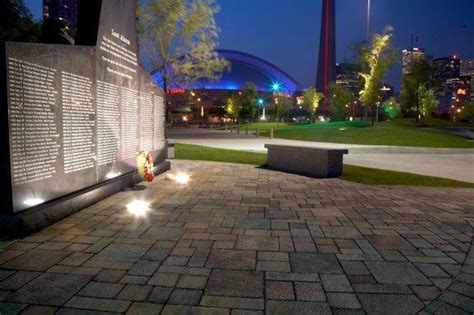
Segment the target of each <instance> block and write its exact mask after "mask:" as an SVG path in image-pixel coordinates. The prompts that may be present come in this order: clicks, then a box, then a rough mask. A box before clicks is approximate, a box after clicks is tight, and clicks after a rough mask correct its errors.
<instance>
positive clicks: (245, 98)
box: [239, 82, 257, 120]
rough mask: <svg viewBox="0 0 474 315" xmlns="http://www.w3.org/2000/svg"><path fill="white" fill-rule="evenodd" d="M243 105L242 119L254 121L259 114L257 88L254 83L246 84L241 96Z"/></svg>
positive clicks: (240, 99)
mask: <svg viewBox="0 0 474 315" xmlns="http://www.w3.org/2000/svg"><path fill="white" fill-rule="evenodd" d="M239 102H240V104H241V107H242V109H241V111H240V117H241V118H243V119H248V120H252V119H253V118H254V117H255V113H256V112H257V87H256V86H255V84H253V83H252V82H247V83H245V86H244V89H243V90H242V94H240V95H239Z"/></svg>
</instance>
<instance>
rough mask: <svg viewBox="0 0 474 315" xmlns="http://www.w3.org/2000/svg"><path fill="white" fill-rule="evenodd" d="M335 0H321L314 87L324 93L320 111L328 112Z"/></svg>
mask: <svg viewBox="0 0 474 315" xmlns="http://www.w3.org/2000/svg"><path fill="white" fill-rule="evenodd" d="M335 2H336V0H323V10H322V14H321V36H320V38H319V58H318V73H317V75H316V89H317V90H318V92H322V93H323V94H324V98H323V100H322V107H321V111H322V112H324V113H326V112H328V85H329V83H330V82H332V81H335V80H336V8H335Z"/></svg>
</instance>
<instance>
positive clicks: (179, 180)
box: [168, 172, 190, 185]
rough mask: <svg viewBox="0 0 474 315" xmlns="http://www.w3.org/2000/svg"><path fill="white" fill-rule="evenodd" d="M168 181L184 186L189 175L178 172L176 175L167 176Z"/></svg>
mask: <svg viewBox="0 0 474 315" xmlns="http://www.w3.org/2000/svg"><path fill="white" fill-rule="evenodd" d="M168 177H169V179H171V180H174V181H175V182H177V183H178V184H182V185H185V184H187V183H188V182H189V179H190V177H189V175H188V174H186V173H183V172H179V173H177V174H176V175H173V174H168Z"/></svg>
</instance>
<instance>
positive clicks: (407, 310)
mask: <svg viewBox="0 0 474 315" xmlns="http://www.w3.org/2000/svg"><path fill="white" fill-rule="evenodd" d="M173 164H174V165H173V170H172V172H177V171H184V172H188V173H189V174H190V175H191V182H190V183H189V184H187V185H180V184H177V183H175V182H173V181H170V180H168V179H166V178H167V175H166V174H163V175H160V176H159V177H157V178H156V179H155V181H154V182H153V183H151V184H149V185H148V187H147V189H137V190H128V191H124V192H121V193H118V194H115V195H113V196H111V197H110V198H107V199H105V200H103V201H101V202H99V203H97V204H95V205H93V206H91V207H89V208H86V209H84V210H82V211H80V212H78V213H76V214H74V215H71V216H70V217H68V218H65V219H63V220H61V221H60V222H58V223H56V224H54V225H52V226H50V227H48V228H46V229H44V230H43V231H40V232H38V233H36V234H34V235H31V236H29V237H26V238H24V239H21V240H16V241H13V242H9V243H3V244H1V245H0V314H2V315H4V314H19V313H22V312H23V314H53V313H56V314H97V313H127V314H158V313H160V312H161V314H177V313H178V314H181V313H189V314H236V315H237V314H263V313H267V314H308V313H314V314H316V313H317V314H331V313H333V314H346V313H350V314H364V313H369V314H377V313H387V314H397V313H398V314H413V313H417V312H421V313H423V314H432V313H443V314H451V313H452V314H470V313H473V312H474V307H473V305H474V293H473V292H474V251H473V249H472V244H471V241H472V225H471V224H470V223H472V222H474V206H473V205H472V200H473V199H474V191H473V190H468V189H437V188H413V187H391V188H384V187H368V186H364V185H359V184H354V183H349V182H345V181H341V180H338V179H325V180H320V179H319V180H318V179H312V178H307V177H302V176H297V175H291V174H284V173H279V172H273V171H269V170H265V169H259V168H255V167H252V166H247V165H233V164H224V163H210V162H191V161H174V162H173ZM136 199H137V200H147V201H149V202H150V203H151V207H150V211H149V213H148V214H146V215H145V216H144V217H134V216H133V215H131V214H129V213H128V212H127V210H126V205H127V204H128V203H129V202H130V201H132V200H136Z"/></svg>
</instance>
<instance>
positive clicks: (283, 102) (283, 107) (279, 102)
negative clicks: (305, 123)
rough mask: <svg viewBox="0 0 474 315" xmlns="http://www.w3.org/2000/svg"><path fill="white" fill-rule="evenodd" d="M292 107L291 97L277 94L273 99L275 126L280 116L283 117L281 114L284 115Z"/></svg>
mask: <svg viewBox="0 0 474 315" xmlns="http://www.w3.org/2000/svg"><path fill="white" fill-rule="evenodd" d="M292 107H293V101H292V100H291V98H289V97H287V96H278V97H277V98H276V99H275V103H274V105H273V109H274V112H275V114H276V116H277V128H278V123H279V122H281V118H282V117H283V115H286V114H287V113H288V112H289V111H290V110H291V108H292Z"/></svg>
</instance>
